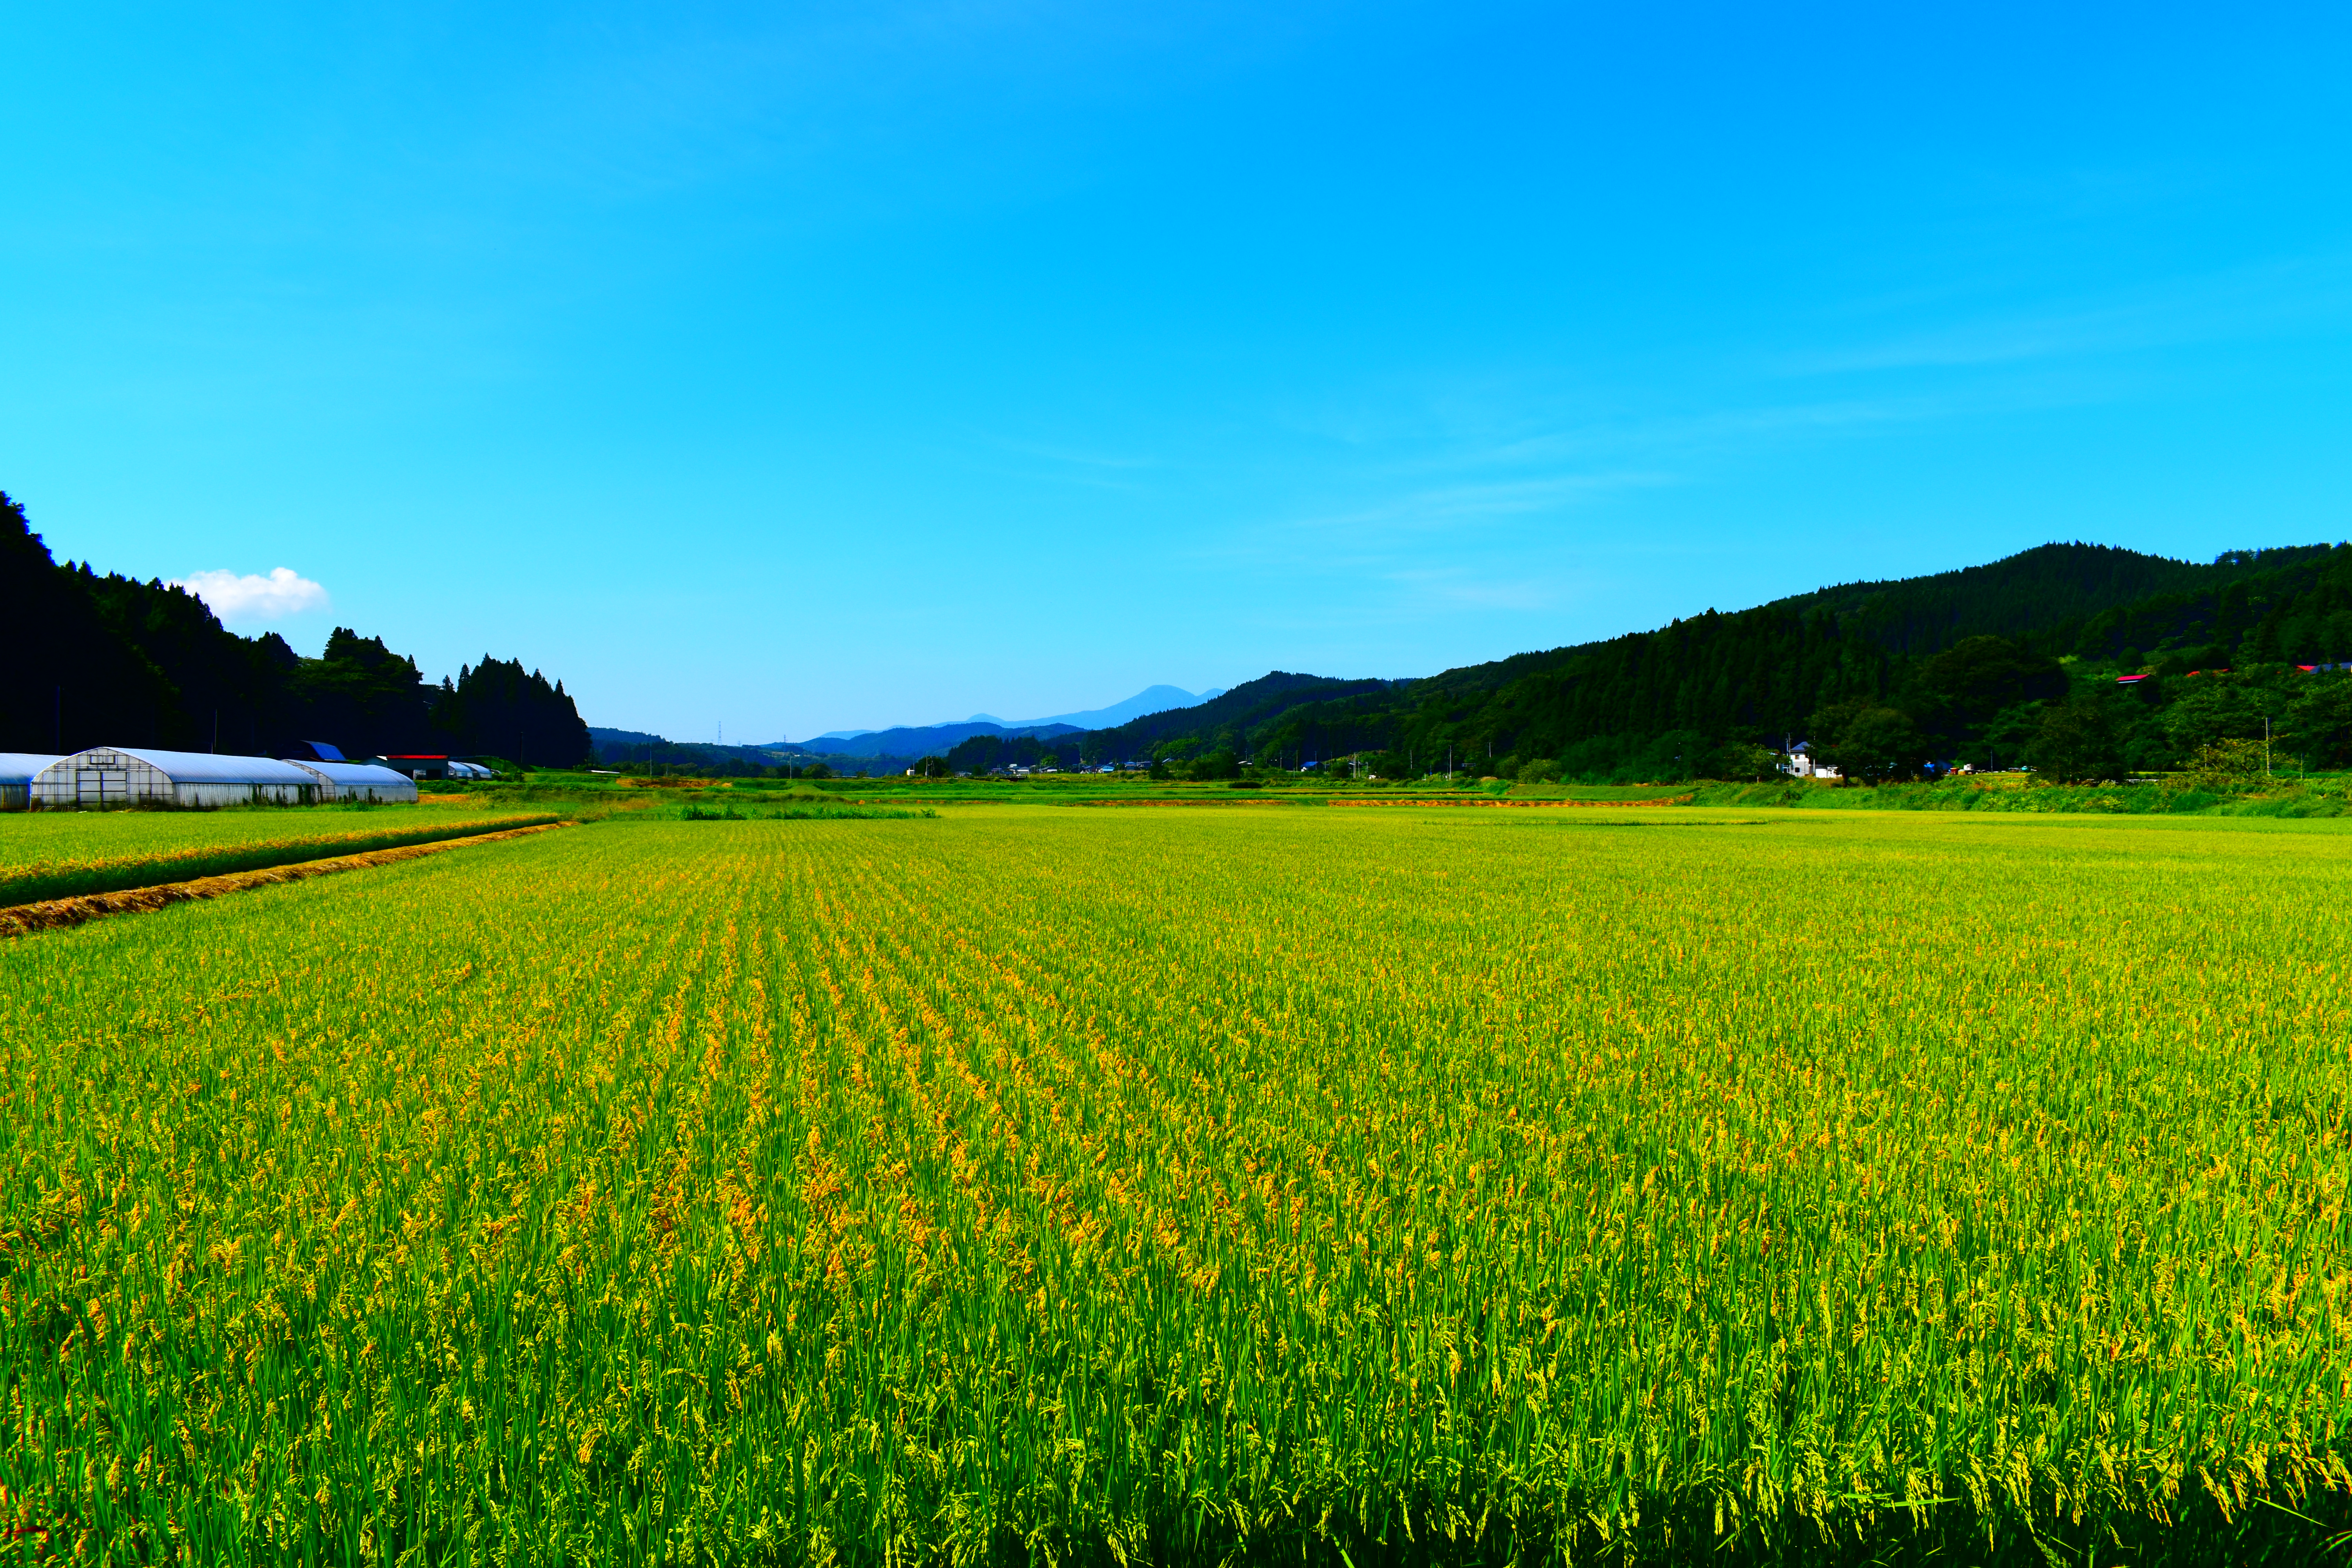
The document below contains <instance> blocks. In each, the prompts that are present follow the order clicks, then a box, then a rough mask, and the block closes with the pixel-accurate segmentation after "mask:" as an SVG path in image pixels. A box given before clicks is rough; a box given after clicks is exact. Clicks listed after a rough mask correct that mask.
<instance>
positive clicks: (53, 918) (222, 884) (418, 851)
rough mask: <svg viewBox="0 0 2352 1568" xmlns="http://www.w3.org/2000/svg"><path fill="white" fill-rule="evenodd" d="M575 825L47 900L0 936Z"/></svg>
mask: <svg viewBox="0 0 2352 1568" xmlns="http://www.w3.org/2000/svg"><path fill="white" fill-rule="evenodd" d="M568 826H572V824H570V823H565V822H541V823H534V824H531V825H530V826H524V827H509V828H505V829H502V830H500V831H499V832H496V833H477V834H473V835H470V836H467V837H458V838H436V839H433V840H430V841H428V842H426V843H423V844H405V845H398V846H395V847H392V848H389V849H372V850H368V851H365V852H363V853H361V854H357V855H340V856H336V857H334V858H331V859H325V860H302V861H297V862H295V863H294V864H292V865H286V866H268V867H264V868H261V869H259V870H253V871H236V872H232V873H230V874H228V875H226V876H220V877H203V878H198V879H194V880H193V881H185V882H166V883H163V884H162V885H160V886H158V887H152V888H128V889H120V890H117V891H112V892H105V893H85V894H83V895H81V896H80V897H78V898H71V899H49V900H43V901H42V902H39V903H32V904H18V905H16V907H14V908H12V909H0V936H24V935H26V934H28V933H30V932H33V931H55V930H58V929H60V928H63V927H66V926H78V925H83V924H87V923H88V922H89V921H94V920H102V919H104V918H105V917H106V916H108V915H127V914H143V913H146V912H148V911H150V910H161V909H167V908H169V907H170V906H172V905H173V904H184V903H189V902H192V901H193V900H198V899H217V898H220V897H222V896H223V895H225V894H228V893H242V892H247V891H249V890H250V889H255V888H268V887H274V886H277V885H278V884H279V883H283V882H299V881H304V880H306V879H310V878H312V877H331V876H333V875H334V874H335V873H337V872H339V871H364V870H366V869H368V868H370V867H373V866H391V865H395V864H397V863H398V862H400V861H403V860H414V859H415V858H417V857H419V856H421V855H437V854H439V853H440V852H441V851H442V850H444V849H463V848H465V847H467V846H468V845H473V844H495V843H497V842H498V841H499V840H500V839H502V838H523V837H530V835H532V834H535V833H551V832H553V831H554V830H555V829H556V828H559V827H568Z"/></svg>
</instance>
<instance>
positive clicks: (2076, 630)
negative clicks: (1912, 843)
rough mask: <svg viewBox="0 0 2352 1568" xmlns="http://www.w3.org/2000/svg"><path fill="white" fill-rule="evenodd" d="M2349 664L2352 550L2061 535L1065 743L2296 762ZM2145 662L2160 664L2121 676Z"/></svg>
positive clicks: (1688, 772) (2327, 719) (1504, 755)
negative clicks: (2221, 550)
mask: <svg viewBox="0 0 2352 1568" xmlns="http://www.w3.org/2000/svg"><path fill="white" fill-rule="evenodd" d="M2347 660H2352V546H2344V545H2336V546H2329V545H2325V544H2321V545H2309V546H2300V547H2295V548H2290V549H2283V550H2261V551H2233V552H2230V553H2228V554H2225V555H2223V556H2221V557H2220V558H2219V559H2218V560H2216V561H2214V562H2212V563H2204V564H2200V563H2189V562H2183V561H2173V560H2168V559H2167V558H2164V557H2161V556H2154V555H2146V554H2141V553H2139V552H2135V551H2129V550H2119V549H2115V548H2112V547H2109V546H2105V545H2095V544H2079V543H2077V544H2048V545H2043V546H2041V547H2040V548H2038V549H2034V550H2029V551H2026V552H2022V553H2021V554H2018V555H2013V556H2011V557H2008V558H2007V559H2005V560H2002V561H1998V562H1994V563H1990V564H1988V565H1984V566H1976V567H1970V568H1968V569H1966V570H1964V571H1958V572H1948V573H1941V574H1936V575H1934V576H1928V577H1920V578H1913V579H1909V580H1906V581H1901V582H1891V583H1860V584H1846V585H1843V586H1840V587H1833V588H1824V589H1822V590H1820V591H1819V592H1817V593H1813V594H1807V595H1799V596H1796V597H1792V598H1789V599H1783V600H1780V601H1778V602H1775V603H1772V604H1769V605H1760V606H1759V607H1757V608H1754V609H1749V610H1741V611H1737V612H1732V613H1728V614H1727V613H1722V612H1718V611H1716V610H1708V611H1706V613H1704V614H1703V615H1698V616H1691V617H1689V618H1687V619H1684V620H1677V621H1675V623H1673V624H1672V625H1671V626H1664V627H1662V628H1660V629H1659V630H1656V631H1650V632H1638V633H1633V634H1631V635H1628V636H1625V637H1614V638H1612V639H1610V640H1608V641H1605V642H1598V643H1586V644H1581V645H1579V646H1575V647H1561V648H1555V649H1552V650H1551V651H1549V652H1547V653H1528V654H1520V655H1517V656H1516V657H1514V658H1507V659H1500V660H1497V661H1496V662H1494V663H1490V664H1482V665H1473V666H1468V667H1465V668H1460V669H1453V670H1448V671H1446V672H1445V673H1444V674H1443V675H1438V676H1434V677H1432V678H1430V679H1423V680H1414V681H1358V682H1329V681H1321V680H1318V679H1317V678H1313V677H1298V676H1287V675H1276V676H1269V677H1267V678H1266V679H1265V681H1256V682H1252V683H1250V684H1249V685H1248V686H1243V687H1237V688H1235V689H1234V691H1233V692H1231V693H1228V694H1227V696H1226V697H1223V698H1220V699H1218V700H1217V701H1216V702H1213V703H1206V704H1202V706H1201V707H1198V708H1190V709H1183V710H1178V711H1176V712H1173V713H1167V714H1159V715H1154V716H1153V720H1152V721H1151V722H1152V724H1153V725H1154V726H1155V727H1156V728H1154V729H1153V730H1151V731H1139V727H1138V726H1133V725H1130V726H1128V727H1126V728H1125V729H1123V730H1117V731H1097V732H1094V733H1092V734H1089V735H1087V736H1083V737H1065V738H1064V740H1063V741H1062V742H1058V743H1057V746H1058V748H1059V749H1069V747H1070V744H1071V742H1077V749H1079V750H1081V751H1082V752H1087V753H1088V754H1100V755H1104V756H1118V757H1122V758H1125V757H1135V756H1139V755H1149V756H1155V757H1161V758H1171V759H1192V758H1199V757H1203V756H1207V755H1210V754H1213V753H1215V752H1231V753H1233V754H1234V755H1235V756H1236V757H1243V758H1247V759H1249V760H1250V761H1251V762H1252V763H1256V764H1258V765H1261V766H1268V767H1273V766H1278V767H1284V768H1298V767H1300V766H1302V765H1305V764H1308V763H1322V762H1328V761H1329V760H1331V759H1334V758H1339V757H1343V756H1362V757H1363V759H1364V762H1365V763H1366V765H1367V766H1368V767H1369V768H1370V770H1371V771H1375V772H1378V773H1381V774H1383V775H1386V776H1391V777H1399V776H1412V775H1418V774H1422V773H1429V772H1432V771H1442V770H1444V768H1445V767H1447V766H1448V765H1449V763H1451V764H1452V765H1453V766H1454V767H1455V768H1456V769H1457V770H1462V769H1467V770H1469V771H1472V772H1475V773H1482V774H1484V773H1494V774H1498V775H1501V776H1507V777H1517V776H1520V775H1521V774H1522V773H1524V772H1526V771H1527V770H1529V769H1533V770H1535V771H1536V773H1538V776H1556V777H1566V778H1572V779H1580V780H1588V781H1592V782H1611V781H1632V780H1673V779H1685V778H1701V777H1715V778H1739V777H1748V776H1753V775H1757V774H1759V773H1769V771H1770V770H1771V769H1772V768H1773V766H1774V765H1775V761H1774V753H1779V752H1786V751H1789V750H1790V749H1791V748H1795V747H1799V746H1805V745H1808V744H1810V747H1811V750H1812V751H1813V752H1815V753H1816V754H1817V755H1818V756H1820V757H1821V758H1822V760H1823V761H1824V762H1828V763H1832V764H1834V765H1838V766H1840V767H1842V768H1843V771H1844V772H1845V773H1847V775H1848V776H1850V777H1861V778H1865V779H1872V778H1895V777H1914V776H1918V775H1919V774H1921V773H1930V772H1934V771H1937V770H1938V769H1941V768H1945V767H1950V766H1955V765H1958V764H1960V763H1970V764H1974V765H1977V766H1979V767H1981V766H2012V765H2017V764H2020V763H2023V764H2026V765H2030V766H2032V767H2035V768H2037V769H2038V770H2040V771H2042V772H2043V773H2049V774H2051V775H2053V776H2059V777H2069V778H2092V777H2112V776H2118V775H2120V774H2121V773H2124V772H2126V771H2129V770H2154V769H2166V768H2173V767H2178V766H2180V765H2183V764H2184V763H2188V762H2189V760H2191V759H2193V758H2196V757H2198V756H2199V755H2200V754H2201V753H2202V752H2205V751H2206V750H2207V749H2208V748H2210V747H2211V746H2213V745H2214V744H2215V743H2216V742H2263V740H2264V738H2265V734H2266V731H2267V735H2268V738H2269V742H2270V744H2271V749H2272V753H2273V757H2274V758H2276V759H2280V760H2282V761H2285V762H2289V763H2291V765H2293V766H2297V767H2304V766H2307V767H2310V768H2315V769H2316V768H2336V767H2343V766H2347V765H2352V675H2347V673H2346V672H2343V671H2331V670H2316V669H2315V670H2305V669H2302V668H2297V667H2298V666H2301V665H2315V666H2316V665H2325V664H2337V663H2342V662H2345V661H2347ZM2133 674H2144V675H2145V676H2147V679H2142V680H2139V681H2137V682H2133V683H2130V684H2118V682H2117V678H2118V677H2119V676H2124V675H2133ZM1269 682H1271V683H1274V684H1273V685H1272V686H1270V687H1269V686H1268V683H1269Z"/></svg>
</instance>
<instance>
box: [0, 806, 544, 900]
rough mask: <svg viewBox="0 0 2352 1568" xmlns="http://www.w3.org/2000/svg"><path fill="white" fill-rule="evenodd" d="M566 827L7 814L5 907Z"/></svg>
mask: <svg viewBox="0 0 2352 1568" xmlns="http://www.w3.org/2000/svg"><path fill="white" fill-rule="evenodd" d="M556 820H557V818H556V817H555V816H551V815H549V814H548V813H546V812H543V811H542V812H536V813H532V812H523V811H515V810H506V811H499V810H495V809H493V810H484V809H481V808H479V807H457V808H454V809H453V808H452V807H449V806H446V805H343V806H337V805H312V806H294V807H276V808H273V807H252V808H245V807H239V808H237V809H234V810H228V811H106V812H75V811H38V812H10V813H7V814H5V815H0V906H5V905H9V904H23V903H30V902H33V901H34V900H40V899H63V898H71V897H74V896H76V895H78V894H83V893H107V892H114V891H117V890H119V889H124V888H141V887H150V886H152V885H154V884H155V883H158V882H171V881H179V880H184V879H188V878H192V877H214V876H219V875H222V874H224V873H226V872H230V871H250V870H257V869H259V868H263V867H268V866H285V865H290V864H292V863H293V862H295V861H298V860H315V859H321V858H325V857H328V856H331V855H351V854H357V853H360V852H362V851H364V850H369V849H387V848H391V847H394V846H395V845H402V844H426V843H431V842H433V841H435V840H436V839H442V838H457V837H465V836H467V835H468V834H474V833H489V832H495V831H497V830H498V829H499V828H503V827H519V826H524V825H526V824H529V823H534V822H553V821H556Z"/></svg>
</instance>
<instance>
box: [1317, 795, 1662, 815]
mask: <svg viewBox="0 0 2352 1568" xmlns="http://www.w3.org/2000/svg"><path fill="white" fill-rule="evenodd" d="M1690 798H1691V797H1690V796H1688V795H1665V796H1662V797H1660V798H1659V799H1656V800H1374V799H1365V800H1355V799H1349V800H1334V801H1330V802H1328V803H1326V804H1328V805H1509V806H1528V805H1540V806H1553V805H1585V806H1593V805H1597V806H1604V807H1606V808H1608V809H1609V810H1611V811H1622V810H1627V809H1630V808H1632V807H1634V806H1641V805H1689V804H1690Z"/></svg>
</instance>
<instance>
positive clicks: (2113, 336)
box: [1780, 254, 2352, 375]
mask: <svg viewBox="0 0 2352 1568" xmlns="http://www.w3.org/2000/svg"><path fill="white" fill-rule="evenodd" d="M2327 325H2334V326H2336V327H2346V326H2352V254H2330V255H2320V256H2310V257H2299V258H2287V259H2284V260H2273V261H2268V262H2264V263H2263V264H2261V265H2259V266H2253V267H2242V268H2231V269H2230V270H2228V271H2223V272H2217V273H2211V274H2208V275H2204V276H2194V277H2186V278H2177V279H2168V280H2165V281H2163V282H2160V283H2155V284H2150V285H2147V286H2144V287H2140V288H2137V289H2128V290H2125V291H2121V292H2117V293H2113V294H2110V295H2107V296H2105V297H2103V298H2099V299H2095V300H2081V301H2079V302H2077V303H2074V304H2073V305H2070V306H2065V307H2063V308H2059V309H2055V310H2025V311H2012V312H2005V313H2004V312H1986V313H1984V314H1981V315H1979V316H1978V317H1977V318H1976V319H1974V320H1970V321H1958V322H1955V323H1952V324H1950V325H1947V326H1942V327H1937V328H1932V329H1927V330H1922V331H1908V332H1897V333H1893V334H1890V335H1888V336H1886V337H1884V338H1882V339H1880V340H1878V341H1877V342H1864V343H1858V344H1854V345H1852V346H1848V347H1844V348H1835V349H1824V350H1815V351H1807V352H1803V353H1795V354H1791V355H1789V356H1787V357H1786V359H1785V360H1783V361H1782V363H1781V366H1780V368H1781V369H1782V370H1784V371H1785V372H1787V373H1788V374H1798V375H1815V374H1847V373H1853V372H1864V371H1883V370H1910V369H1921V370H1933V369H1965V368H1969V367H1973V366H1990V365H2000V364H2013V363H2021V362H2024V361H2030V360H2043V359H2054V358H2067V357H2075V356H2084V355H2094V354H2108V353H2133V352H2137V351H2141V350H2147V349H2160V348H2173V347H2179V346H2181V345H2184V344H2189V343H2199V342H2226V341H2230V340H2232V339H2241V338H2253V337H2263V336H2267V335H2270V334H2273V333H2276V332H2281V331H2309V330H2311V329H2312V328H2314V327H2322V326H2327Z"/></svg>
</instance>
